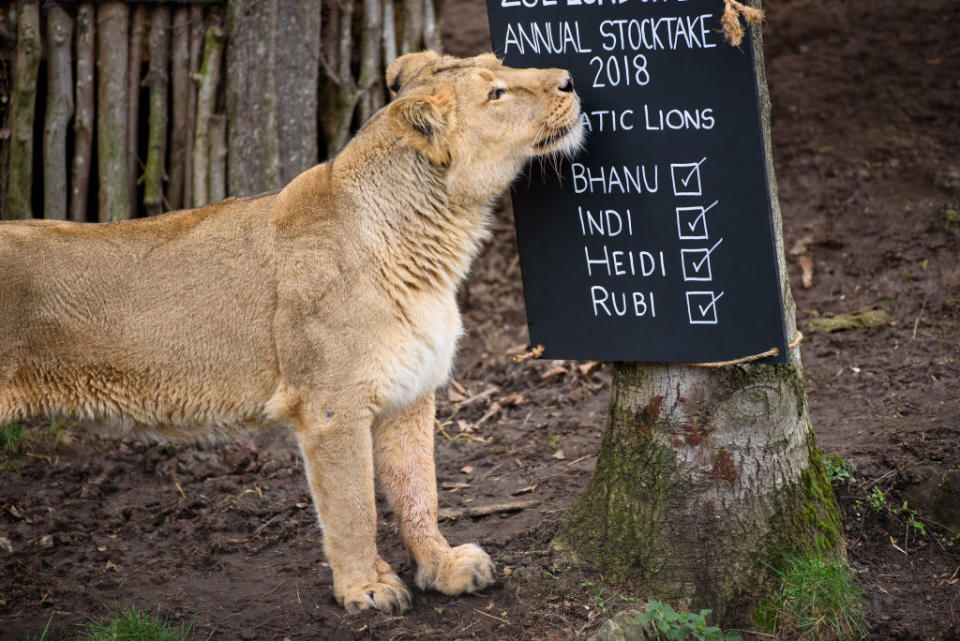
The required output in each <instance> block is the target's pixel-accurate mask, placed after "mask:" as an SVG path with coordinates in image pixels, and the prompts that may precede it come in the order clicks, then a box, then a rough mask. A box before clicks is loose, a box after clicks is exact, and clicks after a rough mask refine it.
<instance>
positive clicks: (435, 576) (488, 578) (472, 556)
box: [416, 543, 496, 596]
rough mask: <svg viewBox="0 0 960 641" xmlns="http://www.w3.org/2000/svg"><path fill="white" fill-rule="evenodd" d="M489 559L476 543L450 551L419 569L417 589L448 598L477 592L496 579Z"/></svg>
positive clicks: (450, 549)
mask: <svg viewBox="0 0 960 641" xmlns="http://www.w3.org/2000/svg"><path fill="white" fill-rule="evenodd" d="M494 574H495V568H494V565H493V561H491V560H490V557H489V556H488V555H487V553H486V552H484V551H483V550H482V549H480V547H479V546H477V545H474V544H473V543H467V544H465V545H460V546H457V547H455V548H448V549H447V550H445V551H444V552H443V553H441V554H439V555H437V556H436V557H435V558H434V559H432V560H431V562H430V563H426V564H423V565H421V566H420V567H419V568H417V579H416V581H417V587H419V588H420V589H421V590H426V589H428V588H429V589H433V590H437V591H438V592H442V593H444V594H448V595H451V596H452V595H455V594H463V593H464V592H476V591H478V590H482V589H483V588H485V587H487V586H488V585H490V584H492V583H493V582H494V581H495V580H496V578H495V576H494Z"/></svg>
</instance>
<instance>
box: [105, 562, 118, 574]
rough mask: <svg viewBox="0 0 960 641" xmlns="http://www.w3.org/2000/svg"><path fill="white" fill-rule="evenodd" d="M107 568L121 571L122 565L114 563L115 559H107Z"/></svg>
mask: <svg viewBox="0 0 960 641" xmlns="http://www.w3.org/2000/svg"><path fill="white" fill-rule="evenodd" d="M103 569H105V570H113V571H114V572H119V571H120V566H119V565H117V564H116V563H114V562H113V561H107V564H106V565H104V566H103Z"/></svg>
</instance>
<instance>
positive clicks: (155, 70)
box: [143, 4, 170, 216]
mask: <svg viewBox="0 0 960 641" xmlns="http://www.w3.org/2000/svg"><path fill="white" fill-rule="evenodd" d="M148 48H149V52H150V71H149V72H148V73H147V77H146V78H144V80H143V84H144V85H145V86H146V87H148V88H149V89H150V116H149V133H148V135H147V163H146V168H145V169H144V171H143V204H144V205H145V206H146V208H147V214H149V215H151V216H152V215H155V214H159V213H160V212H162V211H163V210H164V198H163V182H164V179H165V178H166V155H167V88H168V86H169V84H170V80H169V74H168V72H167V64H168V63H169V61H170V7H169V6H168V5H165V4H161V5H157V6H155V7H153V8H152V9H151V10H150V39H149V44H148Z"/></svg>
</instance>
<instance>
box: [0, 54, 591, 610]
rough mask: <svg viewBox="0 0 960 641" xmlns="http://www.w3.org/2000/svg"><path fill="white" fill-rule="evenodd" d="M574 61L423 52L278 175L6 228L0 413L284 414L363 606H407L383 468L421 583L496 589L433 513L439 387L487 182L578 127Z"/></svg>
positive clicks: (205, 424) (233, 422) (569, 140)
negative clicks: (319, 146) (514, 64)
mask: <svg viewBox="0 0 960 641" xmlns="http://www.w3.org/2000/svg"><path fill="white" fill-rule="evenodd" d="M568 78H569V76H568V74H567V72H565V71H562V70H559V69H552V70H534V69H530V70H517V69H510V68H507V67H504V66H502V65H500V64H499V62H498V61H497V59H496V58H494V57H493V56H491V55H484V56H478V57H476V58H470V59H458V58H452V57H438V56H437V55H436V54H433V53H432V52H424V53H420V54H411V55H408V56H404V57H403V58H400V59H399V60H397V61H396V62H394V63H393V64H392V65H391V66H390V69H389V70H388V72H387V80H388V83H389V84H390V85H391V86H392V87H393V89H394V90H395V91H396V93H397V98H396V100H394V101H393V102H392V103H391V104H390V105H388V106H387V107H386V108H385V109H383V110H381V111H380V112H378V113H377V114H375V115H374V116H373V117H372V118H371V120H370V122H369V123H367V124H366V126H365V127H364V128H363V129H362V130H361V131H360V132H359V133H358V135H357V136H356V138H355V139H354V140H353V141H351V142H350V144H349V145H347V147H346V148H345V149H344V150H343V151H342V152H341V153H340V154H339V155H338V156H337V157H336V158H334V159H333V160H332V161H330V162H327V163H324V164H322V165H318V166H316V167H314V168H312V169H310V170H308V171H306V172H304V173H303V174H301V175H300V176H298V177H297V178H296V179H294V180H293V181H292V182H291V183H290V184H289V185H288V186H287V187H286V188H285V189H283V190H282V191H280V192H279V193H277V194H268V195H262V196H257V197H251V198H232V199H229V200H226V201H224V202H221V203H218V204H215V205H211V206H209V207H204V208H202V209H197V210H186V211H179V212H174V213H170V214H166V215H163V216H157V217H154V218H148V219H142V220H136V221H131V222H121V223H109V224H90V225H78V224H72V223H63V222H41V221H32V222H8V223H2V224H0V422H5V421H9V420H13V419H17V418H22V417H26V416H29V415H35V414H45V413H51V412H53V413H63V414H71V415H77V416H81V417H84V418H87V419H91V420H93V421H96V422H99V423H107V424H109V425H112V426H113V427H114V428H116V429H119V430H120V431H121V432H122V433H125V434H134V435H144V436H149V437H154V436H159V437H166V436H179V437H188V438H207V437H211V436H214V437H216V436H221V435H224V434H229V433H231V432H234V431H235V430H237V429H242V428H248V427H257V426H262V425H283V426H288V427H290V428H292V429H293V430H294V431H295V432H296V435H297V437H298V439H299V442H300V445H301V449H302V452H303V457H304V463H305V466H306V469H307V476H308V480H309V483H310V489H311V492H312V494H313V498H314V501H315V505H316V508H317V513H318V515H319V517H320V521H321V524H322V526H323V529H324V534H325V536H324V548H325V551H326V554H327V557H328V558H329V560H330V565H331V567H332V568H333V581H334V594H335V595H336V597H337V598H338V599H339V600H340V602H341V603H343V604H344V605H345V606H346V608H347V609H348V610H349V611H357V610H361V609H365V608H370V607H374V608H380V609H389V610H402V609H404V608H406V607H408V606H409V604H410V595H409V592H408V591H407V589H406V587H404V585H403V583H402V582H401V581H400V579H399V578H398V577H397V576H396V575H395V574H394V573H393V571H392V570H391V569H390V566H389V565H388V564H387V563H386V562H385V561H383V560H382V559H381V558H380V557H379V556H378V555H377V550H376V542H375V538H376V525H377V518H376V511H375V504H374V491H373V477H374V468H376V473H377V475H378V476H379V477H380V479H381V482H382V484H383V486H384V489H385V490H386V493H387V495H388V496H389V498H390V500H391V501H392V503H393V505H394V506H395V508H396V512H397V514H398V517H399V520H400V533H401V536H402V538H403V541H404V544H405V545H406V546H407V548H408V550H409V551H410V554H411V555H412V557H413V559H414V560H415V561H416V562H417V564H418V570H417V576H416V581H417V583H418V585H420V586H421V587H422V588H433V589H437V590H440V591H441V592H444V593H446V594H458V593H461V592H464V591H473V590H477V589H480V588H482V587H484V586H486V585H489V584H490V583H491V582H492V581H493V580H494V575H493V564H492V563H491V561H490V558H489V557H488V556H487V555H486V553H484V552H483V551H482V550H481V549H480V548H478V547H477V546H475V545H464V546H460V547H451V546H450V545H449V544H448V543H447V542H446V540H445V539H444V538H443V536H442V535H441V534H440V531H439V530H438V528H437V491H436V480H435V476H434V474H435V473H434V462H433V424H434V407H433V390H434V389H435V388H436V387H437V386H438V385H441V384H442V383H443V382H444V381H445V380H446V379H447V377H448V375H449V371H450V367H451V362H452V359H453V355H454V351H455V347H456V342H457V339H458V337H459V335H460V333H461V325H460V316H459V312H458V310H457V308H456V303H455V293H456V288H457V286H458V283H459V282H460V281H461V280H462V279H463V277H464V276H465V274H466V273H467V269H468V267H469V265H470V262H471V260H472V259H473V257H474V255H475V254H476V250H477V247H478V244H479V242H480V241H481V239H482V237H483V235H484V233H485V226H486V223H487V217H488V211H489V207H490V204H491V202H492V201H493V199H494V198H495V197H496V196H497V195H498V194H499V193H500V192H501V191H502V190H503V189H504V188H505V187H506V186H507V185H508V183H509V182H510V181H511V180H512V179H513V178H514V176H515V175H516V174H517V173H518V171H519V170H520V168H521V167H522V166H523V164H524V162H526V161H527V160H528V159H529V158H531V157H533V156H536V155H541V154H546V153H558V152H570V151H572V150H574V149H575V148H576V147H577V146H578V145H579V142H580V137H581V128H580V124H579V104H578V101H577V98H576V96H575V94H574V93H573V92H572V91H571V88H572V86H571V85H569V84H568ZM497 88H502V89H505V90H506V92H505V93H504V94H503V95H502V96H500V97H495V96H492V94H491V91H492V90H494V89H497Z"/></svg>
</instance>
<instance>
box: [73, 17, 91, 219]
mask: <svg viewBox="0 0 960 641" xmlns="http://www.w3.org/2000/svg"><path fill="white" fill-rule="evenodd" d="M93 16H94V10H93V4H91V3H86V4H82V5H80V6H79V7H78V8H77V38H76V43H77V47H76V48H77V98H76V109H75V113H74V117H73V168H72V170H71V172H70V174H71V175H70V220H73V221H76V222H85V221H86V220H87V197H88V194H89V188H90V157H91V150H92V149H93V43H94V20H93Z"/></svg>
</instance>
